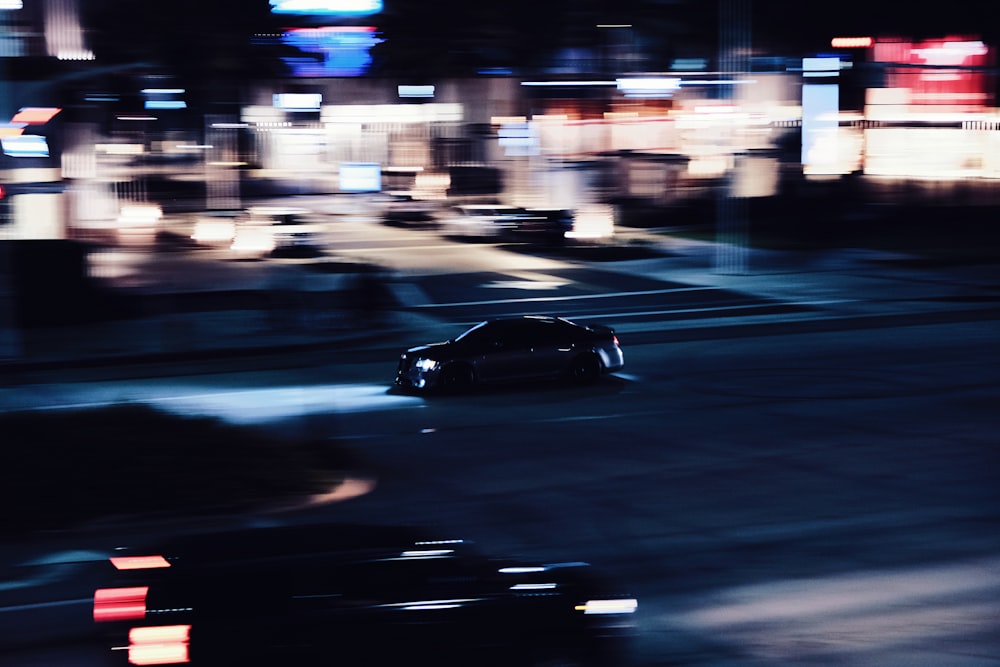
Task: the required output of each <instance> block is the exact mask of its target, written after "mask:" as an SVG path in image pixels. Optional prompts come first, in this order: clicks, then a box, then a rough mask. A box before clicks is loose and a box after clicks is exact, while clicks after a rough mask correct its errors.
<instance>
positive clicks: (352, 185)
mask: <svg viewBox="0 0 1000 667" xmlns="http://www.w3.org/2000/svg"><path fill="white" fill-rule="evenodd" d="M340 189H341V190H343V191H344V192H379V191H380V190H381V189H382V166H381V165H379V164H378V163H375V162H345V163H343V164H341V165H340Z"/></svg>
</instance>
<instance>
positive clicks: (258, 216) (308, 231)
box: [230, 206, 323, 256]
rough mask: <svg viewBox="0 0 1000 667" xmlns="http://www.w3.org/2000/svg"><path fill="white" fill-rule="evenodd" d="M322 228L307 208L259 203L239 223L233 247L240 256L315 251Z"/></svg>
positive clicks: (286, 254)
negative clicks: (260, 204) (259, 204)
mask: <svg viewBox="0 0 1000 667" xmlns="http://www.w3.org/2000/svg"><path fill="white" fill-rule="evenodd" d="M322 231H323V227H322V225H321V224H319V223H317V222H316V221H315V220H314V219H313V217H312V215H311V214H310V211H308V210H307V209H301V208H286V207H274V206H256V207H253V208H251V209H249V210H248V211H247V216H246V217H245V218H244V219H242V220H240V221H239V222H238V223H237V224H236V227H235V230H234V234H233V240H232V244H231V245H230V249H231V250H232V251H233V252H234V253H237V254H238V255H241V256H265V255H284V256H291V255H300V254H301V255H304V254H316V253H318V252H319V248H320V247H321V246H322Z"/></svg>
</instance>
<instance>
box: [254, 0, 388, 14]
mask: <svg viewBox="0 0 1000 667" xmlns="http://www.w3.org/2000/svg"><path fill="white" fill-rule="evenodd" d="M271 11H272V12H274V13H276V14H306V15H338V14H340V15H345V16H352V15H358V16H365V15H368V14H377V13H379V12H381V11H382V0H271Z"/></svg>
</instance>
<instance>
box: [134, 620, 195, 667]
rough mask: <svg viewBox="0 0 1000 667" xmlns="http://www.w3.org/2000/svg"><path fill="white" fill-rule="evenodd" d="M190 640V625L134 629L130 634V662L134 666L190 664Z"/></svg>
mask: <svg viewBox="0 0 1000 667" xmlns="http://www.w3.org/2000/svg"><path fill="white" fill-rule="evenodd" d="M190 638H191V626H190V625H161V626H151V627H142V628H132V629H131V630H129V633H128V661H129V662H130V663H131V664H133V665H176V664H178V663H185V662H190V661H191V655H190V651H189V645H190Z"/></svg>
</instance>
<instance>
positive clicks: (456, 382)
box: [441, 364, 476, 391]
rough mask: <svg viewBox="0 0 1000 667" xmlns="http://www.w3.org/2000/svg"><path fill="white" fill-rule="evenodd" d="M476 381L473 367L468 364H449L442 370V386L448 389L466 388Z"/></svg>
mask: <svg viewBox="0 0 1000 667" xmlns="http://www.w3.org/2000/svg"><path fill="white" fill-rule="evenodd" d="M475 381H476V378H475V376H474V375H473V373H472V367H471V366H468V365H466V364H449V365H447V366H445V367H444V368H443V369H442V370H441V388H442V389H445V390H447V391H455V390H457V389H466V388H468V387H471V386H472V385H473V384H475Z"/></svg>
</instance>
